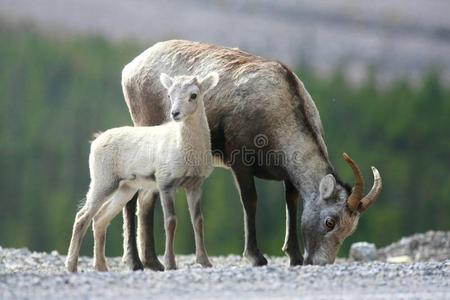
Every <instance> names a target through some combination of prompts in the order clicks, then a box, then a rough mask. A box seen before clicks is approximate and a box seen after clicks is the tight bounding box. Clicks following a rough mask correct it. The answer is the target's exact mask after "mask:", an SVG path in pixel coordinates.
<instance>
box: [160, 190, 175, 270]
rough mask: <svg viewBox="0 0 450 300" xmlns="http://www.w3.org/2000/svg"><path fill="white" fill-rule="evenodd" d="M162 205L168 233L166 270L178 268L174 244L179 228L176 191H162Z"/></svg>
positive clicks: (165, 257) (165, 256) (165, 253)
mask: <svg viewBox="0 0 450 300" xmlns="http://www.w3.org/2000/svg"><path fill="white" fill-rule="evenodd" d="M160 197H161V204H162V207H163V213H164V229H165V231H166V249H165V252H164V264H165V269H166V270H174V269H176V268H177V265H176V263H175V254H174V251H173V242H174V239H175V228H176V226H177V217H176V215H175V205H174V199H175V189H174V188H170V189H161V191H160Z"/></svg>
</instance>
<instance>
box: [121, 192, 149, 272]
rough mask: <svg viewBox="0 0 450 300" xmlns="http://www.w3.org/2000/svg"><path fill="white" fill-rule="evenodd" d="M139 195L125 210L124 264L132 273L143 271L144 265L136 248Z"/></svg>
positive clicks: (135, 196) (135, 195) (132, 199)
mask: <svg viewBox="0 0 450 300" xmlns="http://www.w3.org/2000/svg"><path fill="white" fill-rule="evenodd" d="M138 195H139V193H136V194H134V196H133V198H131V200H130V201H128V203H127V204H126V205H125V207H124V208H123V256H122V262H123V263H124V264H125V265H127V266H128V268H130V269H131V270H132V271H136V270H143V269H144V265H143V264H142V262H141V259H140V258H139V253H138V249H137V246H136V217H135V215H136V203H137V199H138Z"/></svg>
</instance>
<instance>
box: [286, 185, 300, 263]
mask: <svg viewBox="0 0 450 300" xmlns="http://www.w3.org/2000/svg"><path fill="white" fill-rule="evenodd" d="M284 185H285V189H286V238H285V241H284V245H283V251H284V252H285V253H286V254H287V255H288V256H289V261H290V265H291V266H299V265H302V264H303V256H302V254H301V253H300V248H299V245H298V237H297V211H298V204H299V194H298V191H297V189H296V188H295V187H294V186H293V185H292V184H291V183H290V182H289V181H285V183H284Z"/></svg>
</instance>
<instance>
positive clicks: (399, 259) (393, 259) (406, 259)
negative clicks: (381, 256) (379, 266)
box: [386, 255, 413, 264]
mask: <svg viewBox="0 0 450 300" xmlns="http://www.w3.org/2000/svg"><path fill="white" fill-rule="evenodd" d="M412 261H413V260H412V258H411V256H408V255H400V256H390V257H388V258H387V259H386V262H388V263H391V264H409V263H412Z"/></svg>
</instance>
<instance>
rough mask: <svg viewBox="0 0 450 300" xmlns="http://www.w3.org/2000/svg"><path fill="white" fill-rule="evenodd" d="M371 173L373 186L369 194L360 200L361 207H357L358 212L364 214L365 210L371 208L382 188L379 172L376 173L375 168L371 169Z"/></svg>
mask: <svg viewBox="0 0 450 300" xmlns="http://www.w3.org/2000/svg"><path fill="white" fill-rule="evenodd" d="M372 173H373V186H372V189H370V192H369V193H368V194H367V195H366V196H365V197H364V198H362V199H361V205H360V207H359V211H360V212H364V211H365V210H366V209H368V208H369V206H371V205H372V204H373V203H374V202H375V200H377V198H378V196H379V195H380V192H381V187H382V186H383V182H382V180H381V176H380V172H378V170H377V168H375V167H372Z"/></svg>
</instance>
